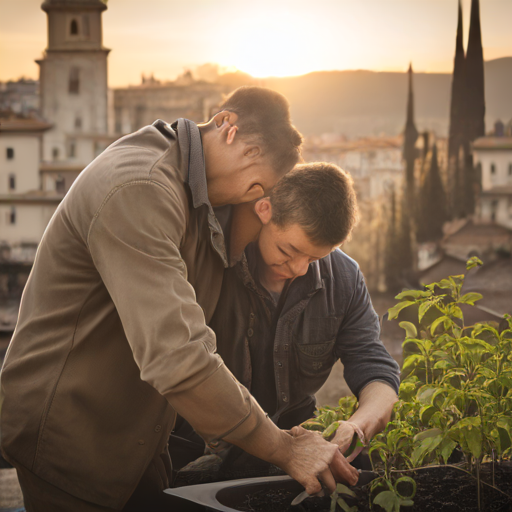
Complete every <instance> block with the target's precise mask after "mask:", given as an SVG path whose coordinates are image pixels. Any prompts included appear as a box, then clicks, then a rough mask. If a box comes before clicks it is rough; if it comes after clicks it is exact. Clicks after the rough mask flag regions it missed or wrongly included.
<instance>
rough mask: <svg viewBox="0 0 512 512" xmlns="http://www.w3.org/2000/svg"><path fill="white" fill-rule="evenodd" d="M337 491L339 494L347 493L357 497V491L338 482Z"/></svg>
mask: <svg viewBox="0 0 512 512" xmlns="http://www.w3.org/2000/svg"><path fill="white" fill-rule="evenodd" d="M336 492H337V493H338V494H346V495H347V496H352V497H355V496H356V493H355V492H354V491H352V490H351V489H349V488H348V487H347V486H346V485H343V484H337V485H336Z"/></svg>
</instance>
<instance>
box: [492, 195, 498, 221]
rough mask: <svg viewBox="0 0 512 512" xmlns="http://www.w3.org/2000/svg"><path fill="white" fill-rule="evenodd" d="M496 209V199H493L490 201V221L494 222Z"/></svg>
mask: <svg viewBox="0 0 512 512" xmlns="http://www.w3.org/2000/svg"><path fill="white" fill-rule="evenodd" d="M497 211H498V200H497V199H494V200H493V201H492V202H491V221H492V222H495V221H496V212H497Z"/></svg>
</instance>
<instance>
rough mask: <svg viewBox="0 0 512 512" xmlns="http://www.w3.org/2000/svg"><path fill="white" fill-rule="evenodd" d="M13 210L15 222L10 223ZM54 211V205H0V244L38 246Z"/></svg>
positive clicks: (55, 206) (55, 207)
mask: <svg viewBox="0 0 512 512" xmlns="http://www.w3.org/2000/svg"><path fill="white" fill-rule="evenodd" d="M13 209H14V213H15V222H14V223H11V219H12V213H13ZM56 209H57V205H56V204H16V203H14V204H12V205H8V204H1V205H0V242H7V243H8V244H9V245H11V246H17V245H19V244H25V243H28V244H38V243H39V242H40V241H41V238H42V236H43V233H44V230H45V229H46V226H47V225H48V222H49V221H50V219H51V218H52V215H53V214H54V212H55V210H56Z"/></svg>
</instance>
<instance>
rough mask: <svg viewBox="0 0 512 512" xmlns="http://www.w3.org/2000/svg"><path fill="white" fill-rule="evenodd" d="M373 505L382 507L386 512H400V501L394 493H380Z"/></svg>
mask: <svg viewBox="0 0 512 512" xmlns="http://www.w3.org/2000/svg"><path fill="white" fill-rule="evenodd" d="M373 503H374V505H380V506H381V507H382V508H383V509H384V510H385V511H386V512H400V500H399V498H398V496H397V495H396V494H395V493H394V492H393V491H382V492H379V494H377V496H375V499H374V500H373Z"/></svg>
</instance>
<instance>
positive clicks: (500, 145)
mask: <svg viewBox="0 0 512 512" xmlns="http://www.w3.org/2000/svg"><path fill="white" fill-rule="evenodd" d="M473 148H474V149H512V137H480V138H479V139H476V140H475V142H473Z"/></svg>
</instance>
